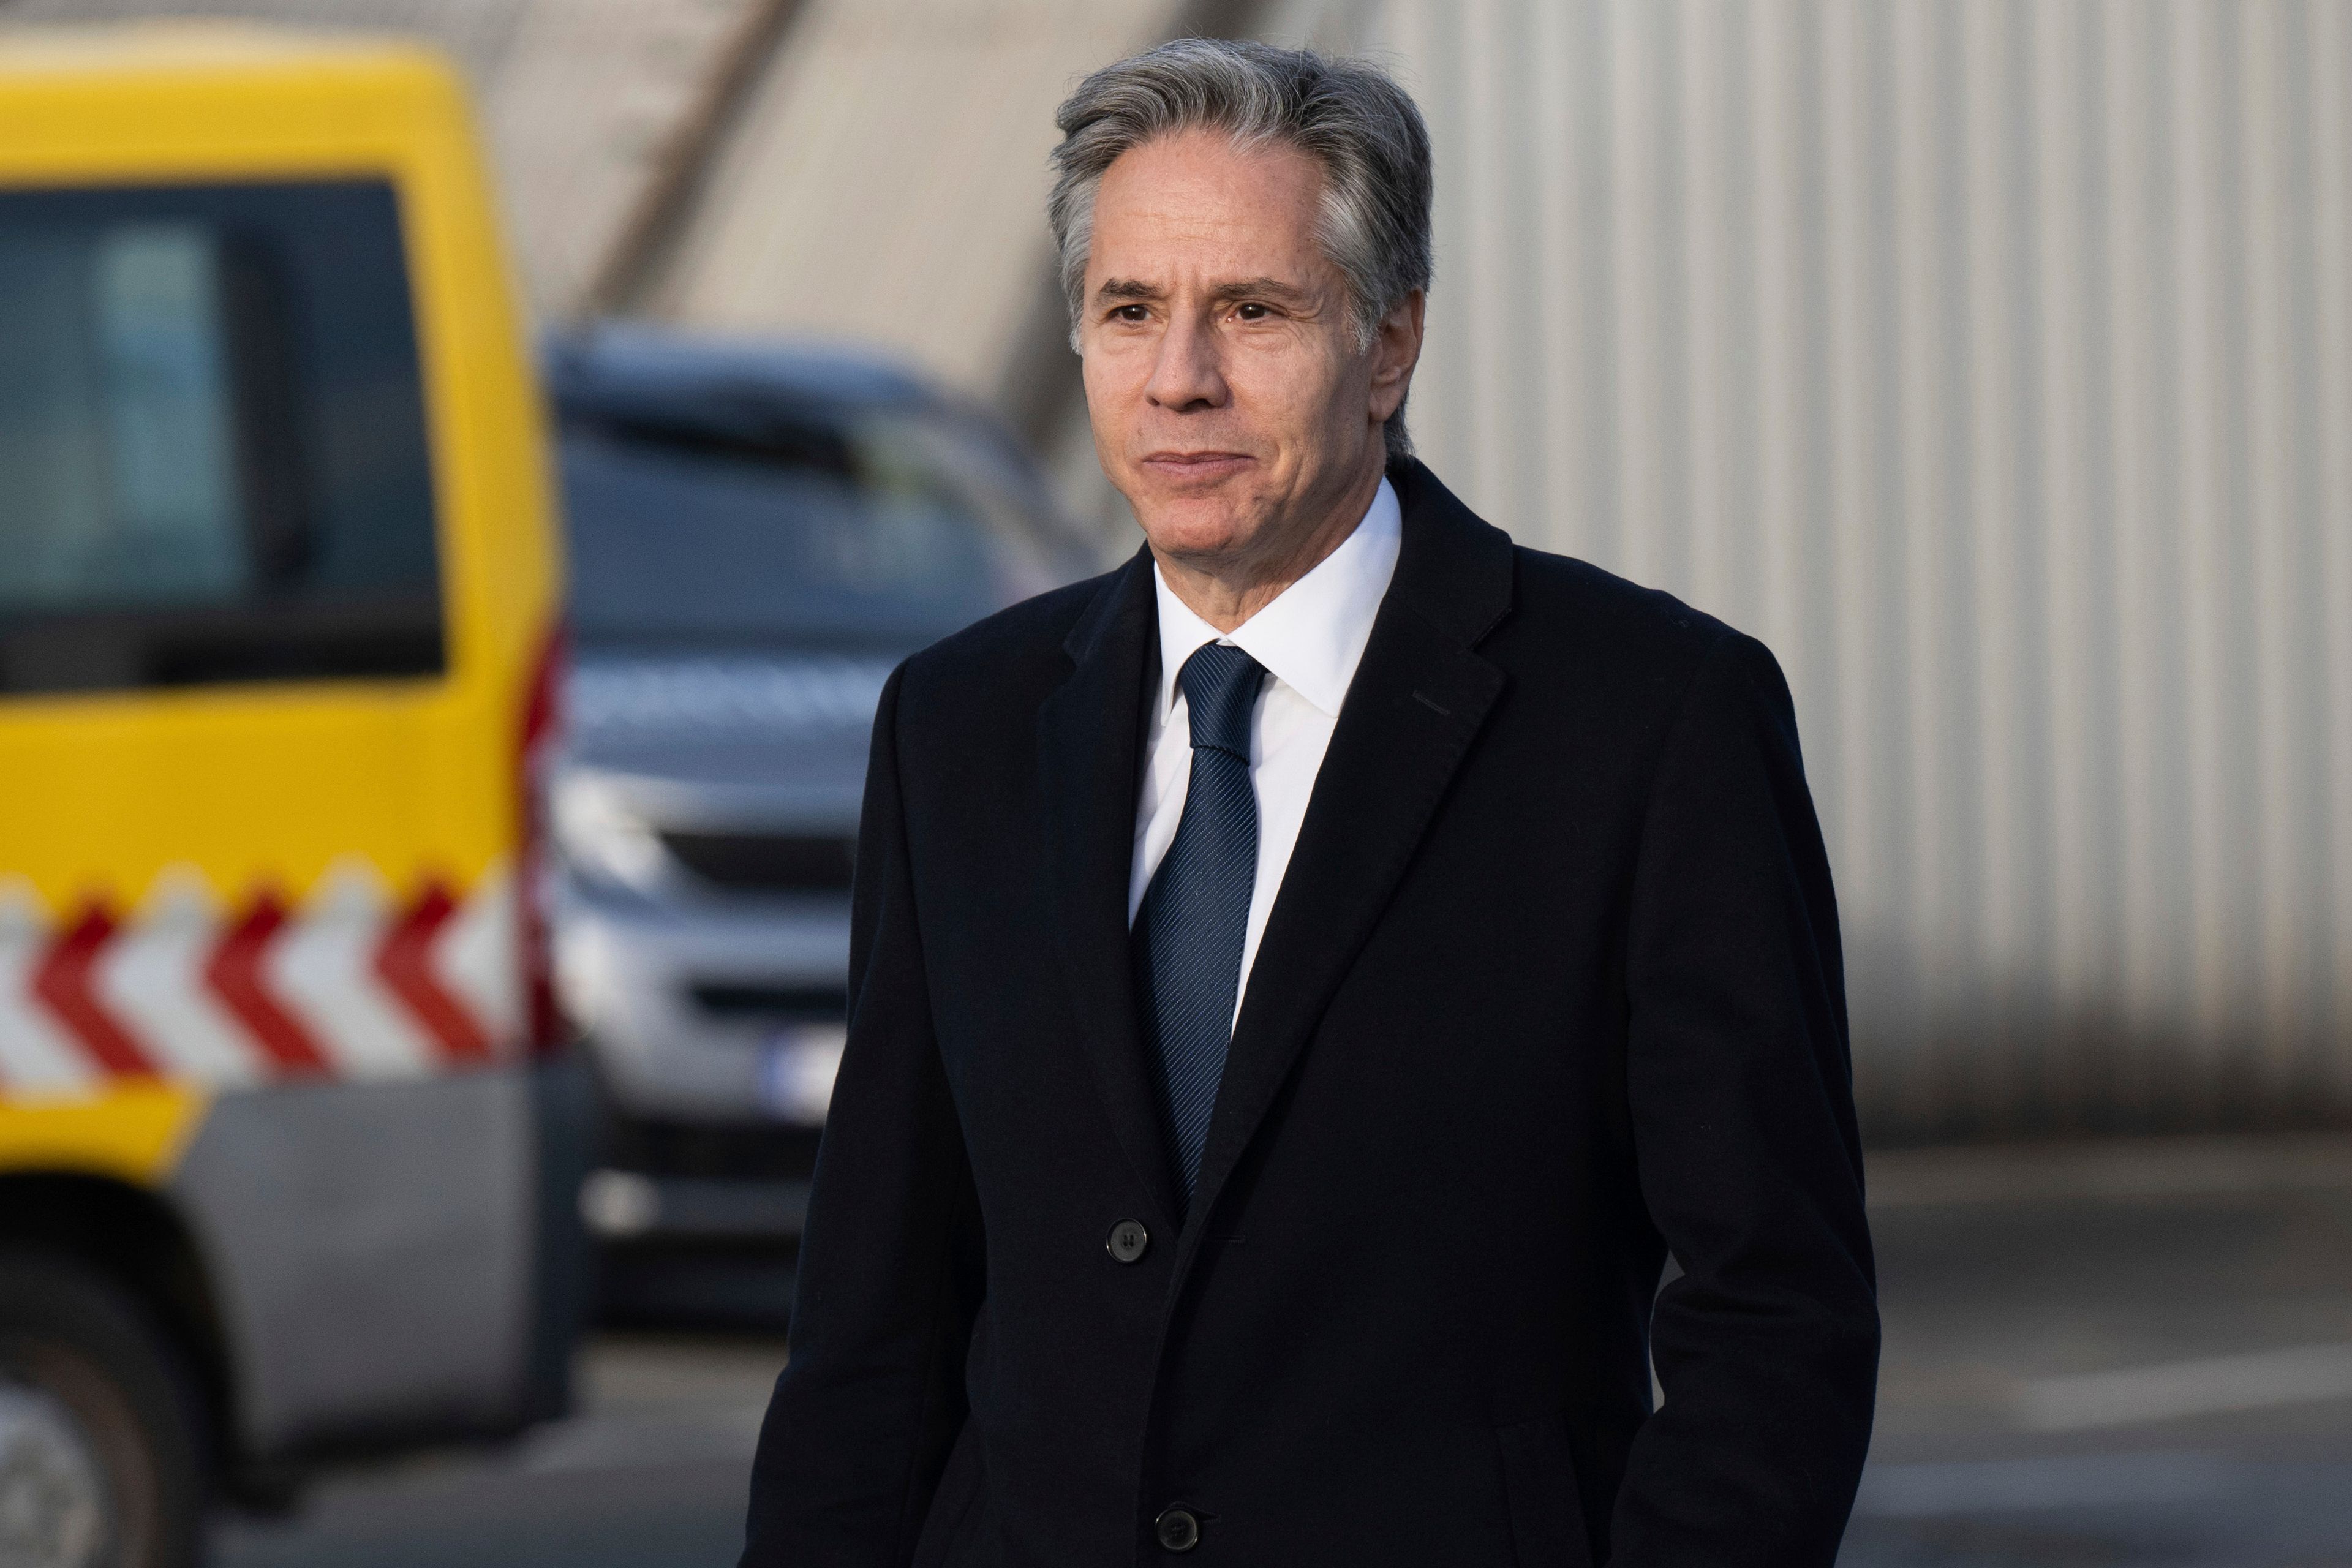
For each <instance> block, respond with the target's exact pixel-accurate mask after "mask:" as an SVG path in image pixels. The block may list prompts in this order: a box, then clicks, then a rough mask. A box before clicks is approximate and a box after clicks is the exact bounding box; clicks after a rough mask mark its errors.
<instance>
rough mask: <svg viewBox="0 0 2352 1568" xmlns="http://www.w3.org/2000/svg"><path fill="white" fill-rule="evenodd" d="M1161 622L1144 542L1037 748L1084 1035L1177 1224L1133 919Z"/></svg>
mask: <svg viewBox="0 0 2352 1568" xmlns="http://www.w3.org/2000/svg"><path fill="white" fill-rule="evenodd" d="M1156 629H1157V617H1156V615H1155V612H1154V606H1153V601H1152V588H1151V557H1150V552H1148V551H1146V552H1139V553H1138V554H1137V555H1136V557H1135V559H1134V560H1132V561H1130V562H1129V563H1128V564H1127V565H1126V566H1125V567H1123V568H1121V569H1120V570H1119V571H1118V572H1117V573H1115V574H1113V575H1112V576H1111V578H1110V579H1109V581H1108V582H1107V583H1106V584H1104V585H1103V589H1102V591H1101V593H1099V594H1097V595H1096V597H1095V600H1094V602H1093V603H1092V604H1091V605H1088V606H1087V613H1086V614H1085V615H1084V616H1081V617H1079V620H1078V624H1077V625H1076V626H1075V627H1074V628H1072V630H1071V632H1070V635H1069V637H1068V639H1067V640H1066V642H1065V643H1064V645H1063V646H1064V648H1065V649H1066V651H1067V652H1068V654H1069V656H1070V658H1071V660H1072V661H1073V663H1074V664H1075V665H1076V668H1075V669H1074V670H1073V671H1072V672H1071V675H1070V678H1069V679H1067V680H1066V681H1064V682H1063V683H1062V685H1061V686H1060V687H1058V688H1056V689H1055V691H1054V693H1053V695H1052V696H1050V697H1048V698H1047V699H1046V700H1045V703H1044V705H1043V706H1042V707H1041V708H1040V709H1039V710H1038V715H1037V758H1038V770H1039V773H1040V775H1041V780H1040V782H1041V786H1042V788H1043V791H1044V795H1045V799H1044V808H1045V840H1046V852H1047V856H1048V859H1049V861H1050V864H1049V867H1048V875H1049V876H1050V878H1051V879H1052V881H1053V884H1054V890H1055V912H1056V914H1057V916H1058V919H1057V921H1056V922H1055V923H1056V925H1057V926H1058V928H1059V931H1058V935H1059V939H1060V946H1061V950H1062V957H1063V962H1064V963H1065V965H1066V968H1067V969H1068V971H1069V983H1070V991H1071V994H1072V996H1073V997H1074V998H1075V1000H1076V1008H1077V1016H1078V1027H1079V1030H1080V1032H1081V1034H1082V1036H1083V1039H1082V1040H1081V1046H1082V1047H1083V1048H1084V1050H1085V1053H1086V1057H1087V1065H1088V1067H1089V1068H1091V1069H1092V1071H1093V1075H1094V1079H1095V1087H1096V1088H1097V1090H1099V1091H1100V1093H1101V1096H1102V1100H1103V1105H1104V1109H1105V1110H1107V1111H1108V1114H1109V1117H1110V1121H1111V1126H1112V1129H1113V1131H1115V1132H1116V1133H1117V1134H1118V1142H1119V1145H1120V1147H1121V1148H1123V1149H1124V1150H1125V1151H1126V1152H1127V1157H1128V1161H1129V1163H1130V1164H1132V1165H1133V1166H1134V1168H1135V1175H1136V1179H1137V1180H1138V1181H1139V1182H1140V1183H1141V1184H1143V1188H1144V1190H1145V1191H1146V1192H1147V1193H1149V1194H1151V1197H1152V1200H1153V1202H1154V1203H1156V1204H1157V1205H1159V1213H1158V1215H1155V1216H1154V1223H1155V1224H1157V1225H1163V1226H1171V1227H1172V1226H1173V1223H1174V1216H1175V1215H1176V1212H1177V1209H1176V1196H1175V1178H1174V1175H1173V1173H1171V1171H1170V1169H1169V1164H1168V1156H1167V1150H1166V1144H1165V1141H1164V1139H1163V1138H1162V1136H1161V1134H1160V1118H1159V1111H1158V1109H1157V1101H1156V1100H1154V1098H1153V1091H1152V1085H1151V1079H1150V1064H1149V1063H1148V1062H1147V1060H1146V1059H1145V1054H1144V1046H1143V1032H1142V1028H1141V1026H1140V1025H1139V1021H1138V1016H1137V1012H1136V999H1135V984H1134V975H1133V972H1132V970H1131V968H1130V966H1129V965H1130V961H1129V947H1128V926H1127V883H1128V875H1129V866H1130V863H1131V860H1132V858H1133V855H1134V845H1135V802H1136V791H1137V785H1138V783H1139V774H1138V772H1137V770H1138V769H1139V767H1140V766H1141V763H1142V755H1143V734H1144V723H1145V720H1146V717H1147V715H1148V711H1149V710H1147V709H1146V708H1145V706H1144V692H1145V688H1146V684H1147V682H1149V681H1150V679H1151V678H1152V676H1153V674H1154V672H1155V668H1156V666H1157V663H1158V659H1157V651H1158V650H1157V647H1156V646H1155V640H1154V633H1155V631H1156Z"/></svg>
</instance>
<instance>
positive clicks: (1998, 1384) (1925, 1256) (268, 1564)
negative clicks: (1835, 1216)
mask: <svg viewBox="0 0 2352 1568" xmlns="http://www.w3.org/2000/svg"><path fill="white" fill-rule="evenodd" d="M1872 1181H1873V1198H1872V1228H1873V1231H1874V1235H1875V1237H1876V1239H1877V1243H1878V1249H1879V1271H1880V1279H1881V1285H1882V1292H1883V1296H1882V1300H1883V1303H1884V1308H1885V1320H1886V1351H1885V1363H1884V1366H1883V1370H1882V1377H1881V1395H1880V1408H1879V1419H1878V1429H1877V1435H1876V1437H1875V1440H1874V1445H1873V1448H1872V1459H1871V1466H1870V1469H1869V1473H1868V1474H1867V1476H1866V1477H1865V1479H1864V1485H1863V1492H1862V1497H1861V1500H1860V1502H1859V1504H1858V1506H1857V1508H1856V1510H1855V1515H1854V1521H1853V1527H1852V1529H1851V1530H1850V1531H1848V1534H1847V1539H1846V1549H1845V1552H1844V1555H1843V1560H1842V1561H1843V1564H1845V1568H1994V1565H2000V1568H2009V1565H2022V1564H2064V1565H2075V1564H2105V1563H2118V1564H2125V1563H2128V1564H2158V1565H2166V1568H2171V1565H2193V1568H2205V1565H2212V1568H2221V1565H2228V1568H2238V1565H2254V1564H2264V1565H2282V1568H2284V1565H2299V1568H2300V1565H2309V1568H2316V1565H2319V1564H2352V1139H2346V1138H2294V1139H2273V1140H2265V1141H2228V1140H2171V1141H2165V1142H2147V1143H2121V1144H2100V1145H2084V1146H2073V1147H2066V1146H2053V1147H2049V1148H2042V1149H2023V1150H2020V1149H2003V1150H1997V1151H1966V1152H1918V1153H1903V1154H1890V1155H1885V1156H1880V1157H1878V1158H1876V1159H1874V1162H1873V1166H1872ZM783 1355H784V1347H783V1344H782V1342H781V1341H778V1340H774V1339H758V1338H745V1337H740V1336H738V1337H720V1336H714V1335H707V1334H706V1335H696V1334H691V1333H670V1334H656V1333H648V1332H635V1333H630V1334H605V1335H603V1336H600V1337H599V1338H597V1339H596V1340H595V1341H593V1342H592V1343H591V1344H590V1345H589V1346H588V1347H587V1348H586V1350H585V1351H584V1352H583V1363H582V1390H583V1400H582V1405H583V1408H582V1411H581V1414H580V1415H578V1416H576V1417H574V1418H573V1419H572V1420H570V1421H568V1422H564V1423H562V1424H561V1425H558V1426H551V1427H548V1428H545V1429H542V1430H541V1431H540V1432H537V1433H534V1434H532V1435H531V1436H529V1437H527V1438H525V1439H523V1440H522V1441H520V1442H519V1443H517V1444H515V1445H513V1446H511V1447H507V1448H504V1449H501V1450H499V1451H497V1452H492V1453H470V1454H455V1455H441V1456H436V1457H433V1458H426V1459H422V1460H414V1461H409V1462H405V1463H403V1464H400V1465H397V1466H394V1467H388V1468H376V1469H373V1470H366V1471H355V1472H351V1473H348V1474H343V1475H339V1476H335V1477H331V1478H329V1479H326V1480H325V1481H324V1482H322V1484H320V1486H319V1487H318V1488H317V1489H315V1491H314V1493H313V1495H312V1497H311V1498H310V1502H309V1504H308V1506H307V1507H306V1508H305V1510H303V1511H302V1512H301V1513H300V1514H299V1515H298V1516H296V1517H294V1518H291V1519H288V1520H280V1521H226V1522H224V1524H223V1525H222V1527H221V1528H220V1530H219V1531H218V1533H217V1540H216V1542H215V1551H216V1560H217V1564H218V1568H394V1565H398V1568H413V1565H418V1564H433V1565H436V1568H472V1565H475V1564H480V1565H482V1568H489V1565H492V1564H496V1565H498V1568H540V1565H541V1564H545V1565H548V1568H554V1565H557V1564H561V1565H562V1568H724V1565H725V1564H729V1563H732V1562H733V1561H734V1557H735V1553H736V1552H737V1550H738V1548H739V1547H740V1542H741V1508H742V1500H743V1489H744V1484H745V1478H746V1474H747V1471H748V1468H749V1465H750V1460H751V1447H752V1443H753V1440H754V1437H755V1436H756V1434H757V1431H758V1425H759V1417H760V1412H761V1405H762V1404H763V1402H764V1400H765V1397H766V1394H767V1388H768V1384H770V1382H771V1381H772V1379H773V1377H774V1375H775V1373H776V1371H777V1369H778V1368H779V1367H780V1366H781V1365H782V1361H783Z"/></svg>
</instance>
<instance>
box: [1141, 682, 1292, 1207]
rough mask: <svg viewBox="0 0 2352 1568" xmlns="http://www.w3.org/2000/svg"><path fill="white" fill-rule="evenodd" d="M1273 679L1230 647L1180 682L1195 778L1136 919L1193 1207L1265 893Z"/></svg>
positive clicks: (1167, 1106)
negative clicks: (1253, 919) (1264, 688)
mask: <svg viewBox="0 0 2352 1568" xmlns="http://www.w3.org/2000/svg"><path fill="white" fill-rule="evenodd" d="M1264 679H1265V666H1263V665H1261V664H1259V663H1258V661H1257V660H1255V659H1254V658H1251V657H1250V656H1249V655H1247V654H1245V653H1244V652H1243V651H1242V650H1241V649H1239V648H1237V647H1228V646H1226V645H1224V644H1223V643H1208V644H1205V645H1203V646H1202V647H1201V648H1200V649H1199V650H1198V651H1197V652H1195V653H1194V654H1193V655H1192V658H1188V659H1186V660H1185V661H1184V668H1182V669H1181V670H1179V671H1178V672H1177V675H1176V680H1177V683H1178V684H1179V685H1181V687H1183V689H1184V702H1185V706H1186V707H1187V708H1189V709H1190V710H1191V713H1192V781H1191V783H1189V784H1187V785H1186V786H1185V793H1184V815H1183V816H1182V817H1181V819H1180V820H1179V821H1178V822H1177V824H1176V837H1175V839H1174V840H1173V841H1172V842H1171V843H1170V845H1169V846H1168V853H1167V855H1166V856H1165V857H1163V858H1161V860H1160V868H1159V869H1158V870H1156V871H1154V872H1153V873H1152V877H1151V884H1150V887H1148V888H1146V889H1144V893H1143V907H1142V908H1140V909H1139V910H1137V911H1136V916H1135V939H1134V940H1135V952H1136V958H1137V963H1136V966H1135V967H1136V976H1137V985H1138V988H1139V991H1140V993H1141V997H1142V1003H1143V1016H1144V1022H1145V1025H1146V1026H1147V1027H1149V1028H1150V1031H1151V1037H1152V1043H1153V1045H1154V1046H1155V1047H1157V1048H1158V1051H1159V1055H1160V1090H1161V1093H1160V1109H1161V1111H1162V1113H1163V1114H1164V1115H1165V1117H1166V1120H1167V1131H1168V1144H1169V1150H1170V1152H1171V1153H1172V1154H1173V1155H1174V1156H1175V1161H1176V1169H1177V1173H1178V1174H1179V1175H1181V1177H1182V1178H1183V1183H1184V1200H1185V1203H1186V1205H1188V1206H1189V1205H1190V1204H1191V1202H1192V1188H1193V1185H1194V1184H1196V1183H1197V1182H1198V1181H1199V1180H1200V1175H1201V1151H1202V1147H1203V1146H1204V1145H1205V1144H1206V1143H1207V1142H1208V1140H1209V1115H1210V1112H1212V1111H1213V1110H1215V1109H1216V1106H1217V1085H1218V1084H1219V1083H1220V1082H1222V1081H1223V1079H1224V1076H1225V1050H1226V1047H1229V1046H1230V1045H1232V1043H1233V1032H1234V998H1235V997H1236V996H1238V995H1239V994H1241V983H1242V942H1243V939H1244V936H1245V935H1246V934H1247V932H1248V930H1249V907H1250V891H1251V889H1253V888H1254V887H1255V886H1256V883H1257V788H1256V786H1255V784H1252V783H1251V781H1250V760H1249V752H1250V712H1251V710H1253V709H1255V707H1256V706H1257V689H1258V685H1259V683H1260V682H1261V681H1263V680H1264Z"/></svg>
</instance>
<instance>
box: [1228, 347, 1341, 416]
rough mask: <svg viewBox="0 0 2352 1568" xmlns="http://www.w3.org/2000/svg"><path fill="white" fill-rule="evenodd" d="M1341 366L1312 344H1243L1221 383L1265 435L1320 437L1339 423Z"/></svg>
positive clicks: (1232, 357) (1229, 362)
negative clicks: (1224, 383) (1224, 380)
mask: <svg viewBox="0 0 2352 1568" xmlns="http://www.w3.org/2000/svg"><path fill="white" fill-rule="evenodd" d="M1343 369H1344V367H1343V366H1342V365H1340V364H1338V363H1334V361H1333V360H1332V358H1331V356H1330V355H1329V354H1328V353H1326V352H1325V351H1324V348H1323V345H1322V344H1320V343H1318V342H1313V341H1311V340H1309V341H1306V342H1301V341H1297V340H1292V341H1289V342H1281V341H1270V342H1262V343H1252V344H1247V345H1245V346H1244V348H1243V351H1242V352H1240V353H1235V354H1234V355H1233V356H1231V358H1230V359H1229V361H1228V363H1227V366H1226V372H1225V379H1226V382H1227V384H1229V385H1231V386H1232V387H1233V388H1234V402H1235V403H1236V404H1237V405H1240V406H1242V407H1244V408H1245V409H1247V410H1249V411H1250V413H1251V415H1252V416H1253V418H1254V420H1255V423H1256V424H1258V425H1259V426H1261V427H1263V428H1264V429H1265V431H1266V432H1267V433H1268V434H1276V433H1279V434H1282V435H1286V436H1291V437H1307V436H1308V435H1310V434H1315V435H1319V434H1320V433H1321V432H1322V431H1323V430H1325V429H1326V428H1327V427H1328V426H1332V425H1333V424H1335V423H1336V422H1337V416H1336V413H1335V407H1334V405H1335V404H1336V403H1337V402H1338V401H1339V399H1340V398H1341V397H1342V396H1343V395H1344V392H1345V387H1344V380H1345V378H1344V376H1343V375H1342V374H1341V373H1342V371H1343Z"/></svg>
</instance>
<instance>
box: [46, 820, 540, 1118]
mask: <svg viewBox="0 0 2352 1568" xmlns="http://www.w3.org/2000/svg"><path fill="white" fill-rule="evenodd" d="M518 954H519V950H518V946H517V930H516V910H515V894H514V880H513V878H512V877H511V876H510V875H509V874H508V872H507V871H506V870H505V869H503V868H499V869H495V870H493V871H492V872H491V873H490V874H489V875H488V876H485V877H484V878H482V879H480V880H479V881H478V883H476V884H475V886H474V887H473V888H472V889H467V891H466V893H465V895H464V897H463V898H462V900H461V899H460V898H459V897H458V896H457V893H456V891H455V890H453V889H451V888H449V887H447V886H445V885H442V884H437V883H428V884H427V885H425V887H424V888H422V889H418V890H415V891H414V892H412V893H410V894H408V895H407V896H406V897H404V898H399V899H395V898H394V896H393V895H392V893H391V892H390V890H389V889H387V888H386V887H385V886H384V883H383V879H381V878H380V877H378V876H376V875H375V873H374V872H373V870H372V869H370V868H366V867H364V866H360V865H356V864H352V865H345V866H341V867H338V868H335V869H334V870H332V871H331V872H330V873H329V874H328V875H327V876H326V877H325V878H323V879H321V880H320V883H319V885H318V886H317V887H316V888H314V889H311V891H310V894H309V896H308V897H306V898H304V899H302V900H299V903H298V902H290V901H289V900H287V899H286V897H285V896H284V895H283V894H282V893H280V892H279V891H278V889H273V888H268V887H257V888H249V889H243V890H242V891H241V893H240V895H239V896H238V899H237V900H236V902H235V903H234V904H225V903H224V902H223V901H222V900H220V899H219V898H218V897H217V896H216V895H215V893H214V891H213V890H212V889H210V888H209V887H207V886H206V885H205V882H204V881H203V879H201V878H199V877H196V876H195V875H194V874H193V873H186V872H167V873H165V875H163V877H161V878H159V879H157V880H156V882H155V885H154V886H153V887H152V888H151V889H148V892H147V894H146V896H145V898H144V899H142V900H141V902H140V904H139V906H138V907H137V908H136V909H132V910H113V909H110V908H108V907H107V906H106V905H104V904H102V903H90V904H85V905H82V906H80V907H78V908H73V909H68V910H47V909H45V908H43V907H42V905H41V904H40V902H39V900H37V899H35V898H34V897H33V896H32V894H31V893H30V891H29V890H28V889H25V888H23V887H21V886H18V887H16V888H13V889H12V888H8V887H5V886H0V1095H20V1096H21V1095H74V1094H86V1093H91V1092H95V1091H98V1090H100V1089H104V1088H105V1087H106V1085H107V1084H108V1083H109V1082H110V1081H113V1080H121V1079H173V1080H177V1081H185V1082H194V1083H200V1084H205V1085H211V1086H216V1087H220V1088H241V1087H247V1086H251V1085H256V1084H263V1083H272V1082H285V1081H299V1080H302V1079H322V1078H330V1079H374V1080H383V1079H415V1078H425V1077H428V1076H430V1075H432V1074H435V1073H439V1072H446V1071H449V1070H453V1069H456V1068H465V1067H469V1066H474V1065H478V1064H480V1063H484V1062H488V1061H492V1060H499V1059H504V1058H508V1057H509V1056H512V1055H514V1054H517V1053H518V1052H519V1051H520V1049H521V1037H522V1024H523V1019H522V1005H523V998H522V975H521V970H520V962H519V956H518Z"/></svg>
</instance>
